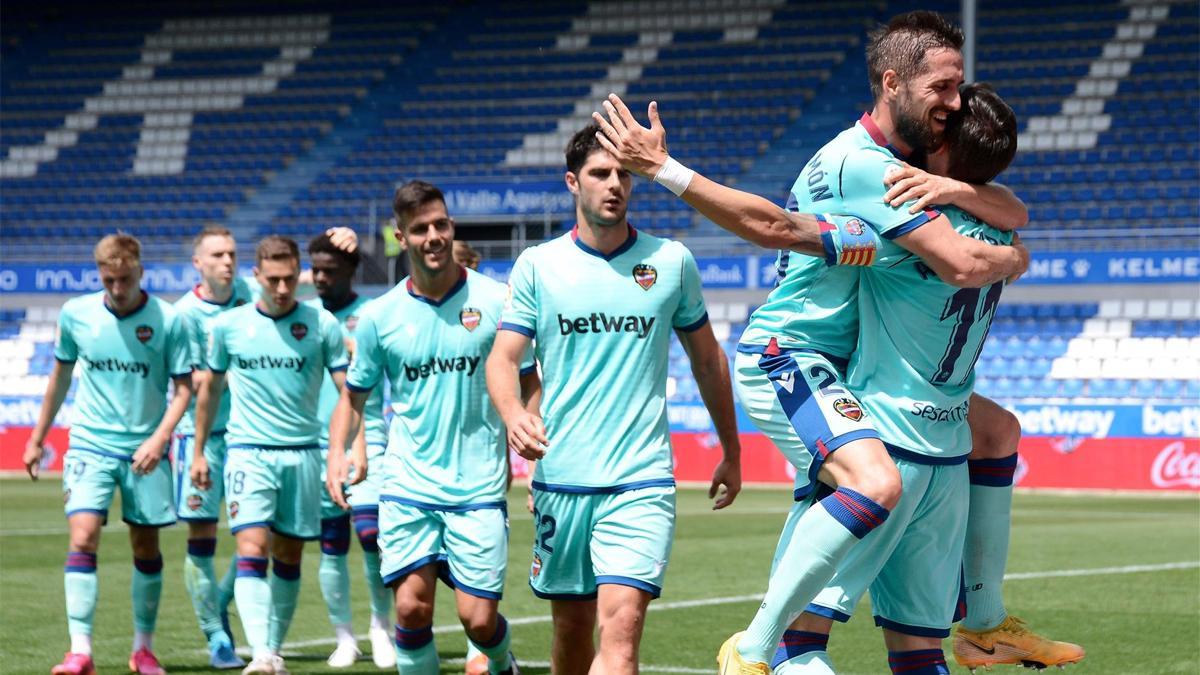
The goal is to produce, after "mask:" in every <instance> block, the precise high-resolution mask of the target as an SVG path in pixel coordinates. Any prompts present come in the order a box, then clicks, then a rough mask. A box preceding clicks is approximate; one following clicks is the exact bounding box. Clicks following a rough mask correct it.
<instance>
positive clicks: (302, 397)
mask: <svg viewBox="0 0 1200 675" xmlns="http://www.w3.org/2000/svg"><path fill="white" fill-rule="evenodd" d="M254 269H255V277H256V278H257V280H258V282H259V284H260V285H261V286H262V293H261V296H260V298H259V301H258V302H257V303H254V304H248V305H243V306H241V307H238V308H236V309H233V310H230V311H228V312H225V313H224V314H222V315H221V317H220V318H219V319H217V321H215V322H214V323H213V325H212V328H211V332H210V334H209V346H208V359H207V361H208V367H209V369H210V371H211V373H212V376H211V378H210V379H209V381H208V382H207V384H206V386H205V387H204V388H202V389H201V390H200V391H199V392H197V398H198V401H197V404H196V452H195V455H194V457H193V458H192V469H191V479H192V482H193V483H195V484H196V486H197V487H199V488H202V489H203V488H207V487H208V486H209V484H210V482H211V478H210V475H209V470H208V466H207V464H206V462H205V458H204V455H203V452H204V448H205V443H206V441H207V439H208V434H209V432H210V430H211V428H212V420H213V419H214V418H215V415H216V412H217V408H218V405H219V402H220V397H221V394H222V392H223V391H224V388H225V380H226V378H227V377H228V379H229V393H230V399H231V403H230V412H229V424H228V427H227V431H226V434H225V437H226V448H227V452H228V456H227V458H226V462H225V473H224V479H225V488H226V502H227V504H226V509H227V513H228V516H229V525H230V529H231V530H232V532H233V533H234V535H235V536H236V538H237V549H238V561H237V566H238V571H237V581H236V582H235V584H234V599H235V601H236V602H237V608H238V615H239V616H240V618H241V622H242V629H243V632H245V634H246V641H247V642H248V643H249V645H250V648H251V651H252V655H253V660H252V661H251V662H250V664H249V665H248V666H246V668H245V669H244V670H243V671H242V672H243V673H245V674H247V675H249V674H252V673H265V674H267V675H279V674H280V673H286V672H287V669H286V666H285V665H284V662H283V659H282V658H281V657H280V656H279V648H280V645H282V644H283V640H284V638H285V637H286V635H287V629H288V627H289V625H290V624H291V619H292V616H293V614H294V613H295V609H296V597H297V594H298V592H299V587H300V558H301V554H302V552H303V549H304V542H305V541H307V540H312V539H317V538H318V537H319V536H320V531H321V513H320V511H321V508H320V503H321V495H320V490H321V478H320V476H321V453H320V442H319V441H320V427H321V423H320V421H319V420H318V418H317V412H318V410H317V402H318V398H317V396H314V395H313V393H314V392H318V391H320V387H321V384H322V380H323V378H324V374H325V373H326V372H329V373H330V375H331V376H332V378H333V381H334V383H335V384H336V385H337V386H338V387H339V388H340V387H341V386H342V385H343V384H344V382H345V370H346V368H347V367H348V366H349V359H348V358H347V356H346V348H345V345H344V344H343V341H342V331H341V328H340V327H339V326H338V323H337V319H335V318H334V317H333V315H331V314H330V313H329V312H327V311H325V310H323V309H320V308H317V307H313V306H311V305H304V304H300V303H297V302H296V299H295V292H296V286H297V284H298V283H299V277H300V252H299V249H298V247H297V246H296V242H294V241H292V240H291V239H287V238H285V237H278V236H270V237H266V238H265V239H263V240H262V241H260V242H259V244H258V247H257V249H256V251H255V268H254ZM272 534H273V535H274V536H272ZM268 550H270V551H271V553H272V554H273V557H274V565H273V571H274V574H273V576H272V578H271V581H270V582H269V583H268V581H267V578H266V577H267V563H268V559H267V553H268Z"/></svg>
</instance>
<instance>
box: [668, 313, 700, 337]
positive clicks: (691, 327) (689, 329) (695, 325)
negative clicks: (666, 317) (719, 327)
mask: <svg viewBox="0 0 1200 675" xmlns="http://www.w3.org/2000/svg"><path fill="white" fill-rule="evenodd" d="M706 323H708V312H705V313H704V316H701V317H700V318H699V319H696V320H695V321H694V322H692V323H689V324H688V325H686V326H676V327H675V330H680V331H683V332H685V333H694V332H696V331H698V330H700V329H701V328H704V324H706Z"/></svg>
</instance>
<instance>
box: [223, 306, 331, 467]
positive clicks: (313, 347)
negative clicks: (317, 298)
mask: <svg viewBox="0 0 1200 675" xmlns="http://www.w3.org/2000/svg"><path fill="white" fill-rule="evenodd" d="M348 365H349V359H347V357H346V346H345V344H343V342H342V329H341V328H340V327H339V326H338V322H337V319H335V318H333V315H332V314H330V313H329V312H326V311H325V310H323V309H319V308H317V307H313V306H311V305H306V304H303V303H296V306H295V307H293V308H292V310H291V311H290V312H288V313H287V314H284V315H283V316H277V317H271V316H268V315H266V314H264V313H263V312H262V310H260V309H259V308H258V306H257V305H256V304H250V305H242V306H241V307H238V308H236V309H232V310H229V311H228V312H223V313H222V314H221V316H220V317H219V318H218V319H217V320H216V321H214V322H213V324H212V331H211V333H210V334H209V344H208V367H209V368H210V369H211V370H212V371H213V372H214V373H226V372H228V379H227V381H228V385H229V398H230V400H231V408H230V412H229V425H228V427H227V429H228V434H227V435H226V437H225V440H226V443H227V445H228V446H229V447H230V448H233V447H236V446H243V447H245V446H249V447H256V448H278V449H300V448H316V447H318V443H319V440H320V434H321V422H320V420H319V419H318V418H317V396H315V395H314V393H315V392H318V391H320V387H321V383H322V378H323V377H324V376H325V371H332V370H344V369H345V368H346V367H347V366H348Z"/></svg>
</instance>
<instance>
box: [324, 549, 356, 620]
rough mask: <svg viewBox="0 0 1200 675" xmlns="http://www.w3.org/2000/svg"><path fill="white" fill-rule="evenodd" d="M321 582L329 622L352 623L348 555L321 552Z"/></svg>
mask: <svg viewBox="0 0 1200 675" xmlns="http://www.w3.org/2000/svg"><path fill="white" fill-rule="evenodd" d="M317 579H318V580H319V581H320V583H321V596H322V597H324V598H325V608H326V609H327V610H328V612H329V623H331V624H333V625H334V626H344V625H346V624H349V623H350V569H349V566H348V565H347V564H346V556H345V555H344V554H343V555H328V554H325V553H322V554H321V567H320V571H319V572H318V573H317Z"/></svg>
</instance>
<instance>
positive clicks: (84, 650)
mask: <svg viewBox="0 0 1200 675" xmlns="http://www.w3.org/2000/svg"><path fill="white" fill-rule="evenodd" d="M71 653H72V654H87V655H88V656H91V655H92V636H91V635H88V634H87V633H77V634H75V635H72V636H71Z"/></svg>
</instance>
